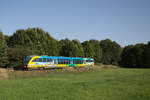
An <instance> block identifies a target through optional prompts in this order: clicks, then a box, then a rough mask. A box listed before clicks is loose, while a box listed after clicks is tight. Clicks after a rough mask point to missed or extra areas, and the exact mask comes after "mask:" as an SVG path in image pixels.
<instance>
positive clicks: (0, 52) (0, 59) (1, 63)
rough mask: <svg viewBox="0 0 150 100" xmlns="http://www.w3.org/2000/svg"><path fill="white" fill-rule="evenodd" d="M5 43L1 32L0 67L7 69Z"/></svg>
mask: <svg viewBox="0 0 150 100" xmlns="http://www.w3.org/2000/svg"><path fill="white" fill-rule="evenodd" d="M7 49H8V47H7V43H6V41H5V37H4V35H3V33H2V32H0V67H7V65H8V54H7Z"/></svg>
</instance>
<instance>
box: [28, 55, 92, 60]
mask: <svg viewBox="0 0 150 100" xmlns="http://www.w3.org/2000/svg"><path fill="white" fill-rule="evenodd" d="M35 56H39V55H31V56H28V57H35ZM39 57H40V58H56V59H59V58H61V59H86V60H93V58H83V57H64V56H47V55H41V56H39Z"/></svg>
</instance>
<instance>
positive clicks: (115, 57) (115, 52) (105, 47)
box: [100, 39, 122, 65]
mask: <svg viewBox="0 0 150 100" xmlns="http://www.w3.org/2000/svg"><path fill="white" fill-rule="evenodd" d="M100 46H101V48H102V52H103V57H102V62H103V63H104V64H113V65H118V64H119V61H120V59H121V58H120V55H121V51H122V49H121V46H120V45H119V44H118V43H116V42H115V41H111V40H110V39H105V40H102V41H100Z"/></svg>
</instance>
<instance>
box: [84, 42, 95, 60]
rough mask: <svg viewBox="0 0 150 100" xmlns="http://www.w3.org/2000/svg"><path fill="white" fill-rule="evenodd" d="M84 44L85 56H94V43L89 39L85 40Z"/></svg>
mask: <svg viewBox="0 0 150 100" xmlns="http://www.w3.org/2000/svg"><path fill="white" fill-rule="evenodd" d="M82 46H83V49H84V56H85V57H91V58H94V56H95V52H94V47H93V45H92V44H91V43H90V42H89V41H84V42H83V43H82Z"/></svg>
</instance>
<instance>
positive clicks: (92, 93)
mask: <svg viewBox="0 0 150 100" xmlns="http://www.w3.org/2000/svg"><path fill="white" fill-rule="evenodd" d="M29 73H30V74H29ZM31 73H36V75H35V76H36V77H33V76H34V75H32V74H31ZM21 74H27V75H23V76H21ZM37 74H38V73H37V72H23V73H21V72H17V74H16V73H15V74H14V73H13V74H12V73H11V75H12V76H11V77H10V79H7V80H0V100H150V69H124V68H117V69H112V68H108V69H100V70H97V71H89V72H86V71H85V72H71V71H70V72H67V71H65V72H63V71H58V72H55V71H52V72H46V74H43V72H39V74H40V75H41V76H40V75H39V76H37ZM19 75H20V77H19ZM30 75H31V76H32V77H29V76H30Z"/></svg>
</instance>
